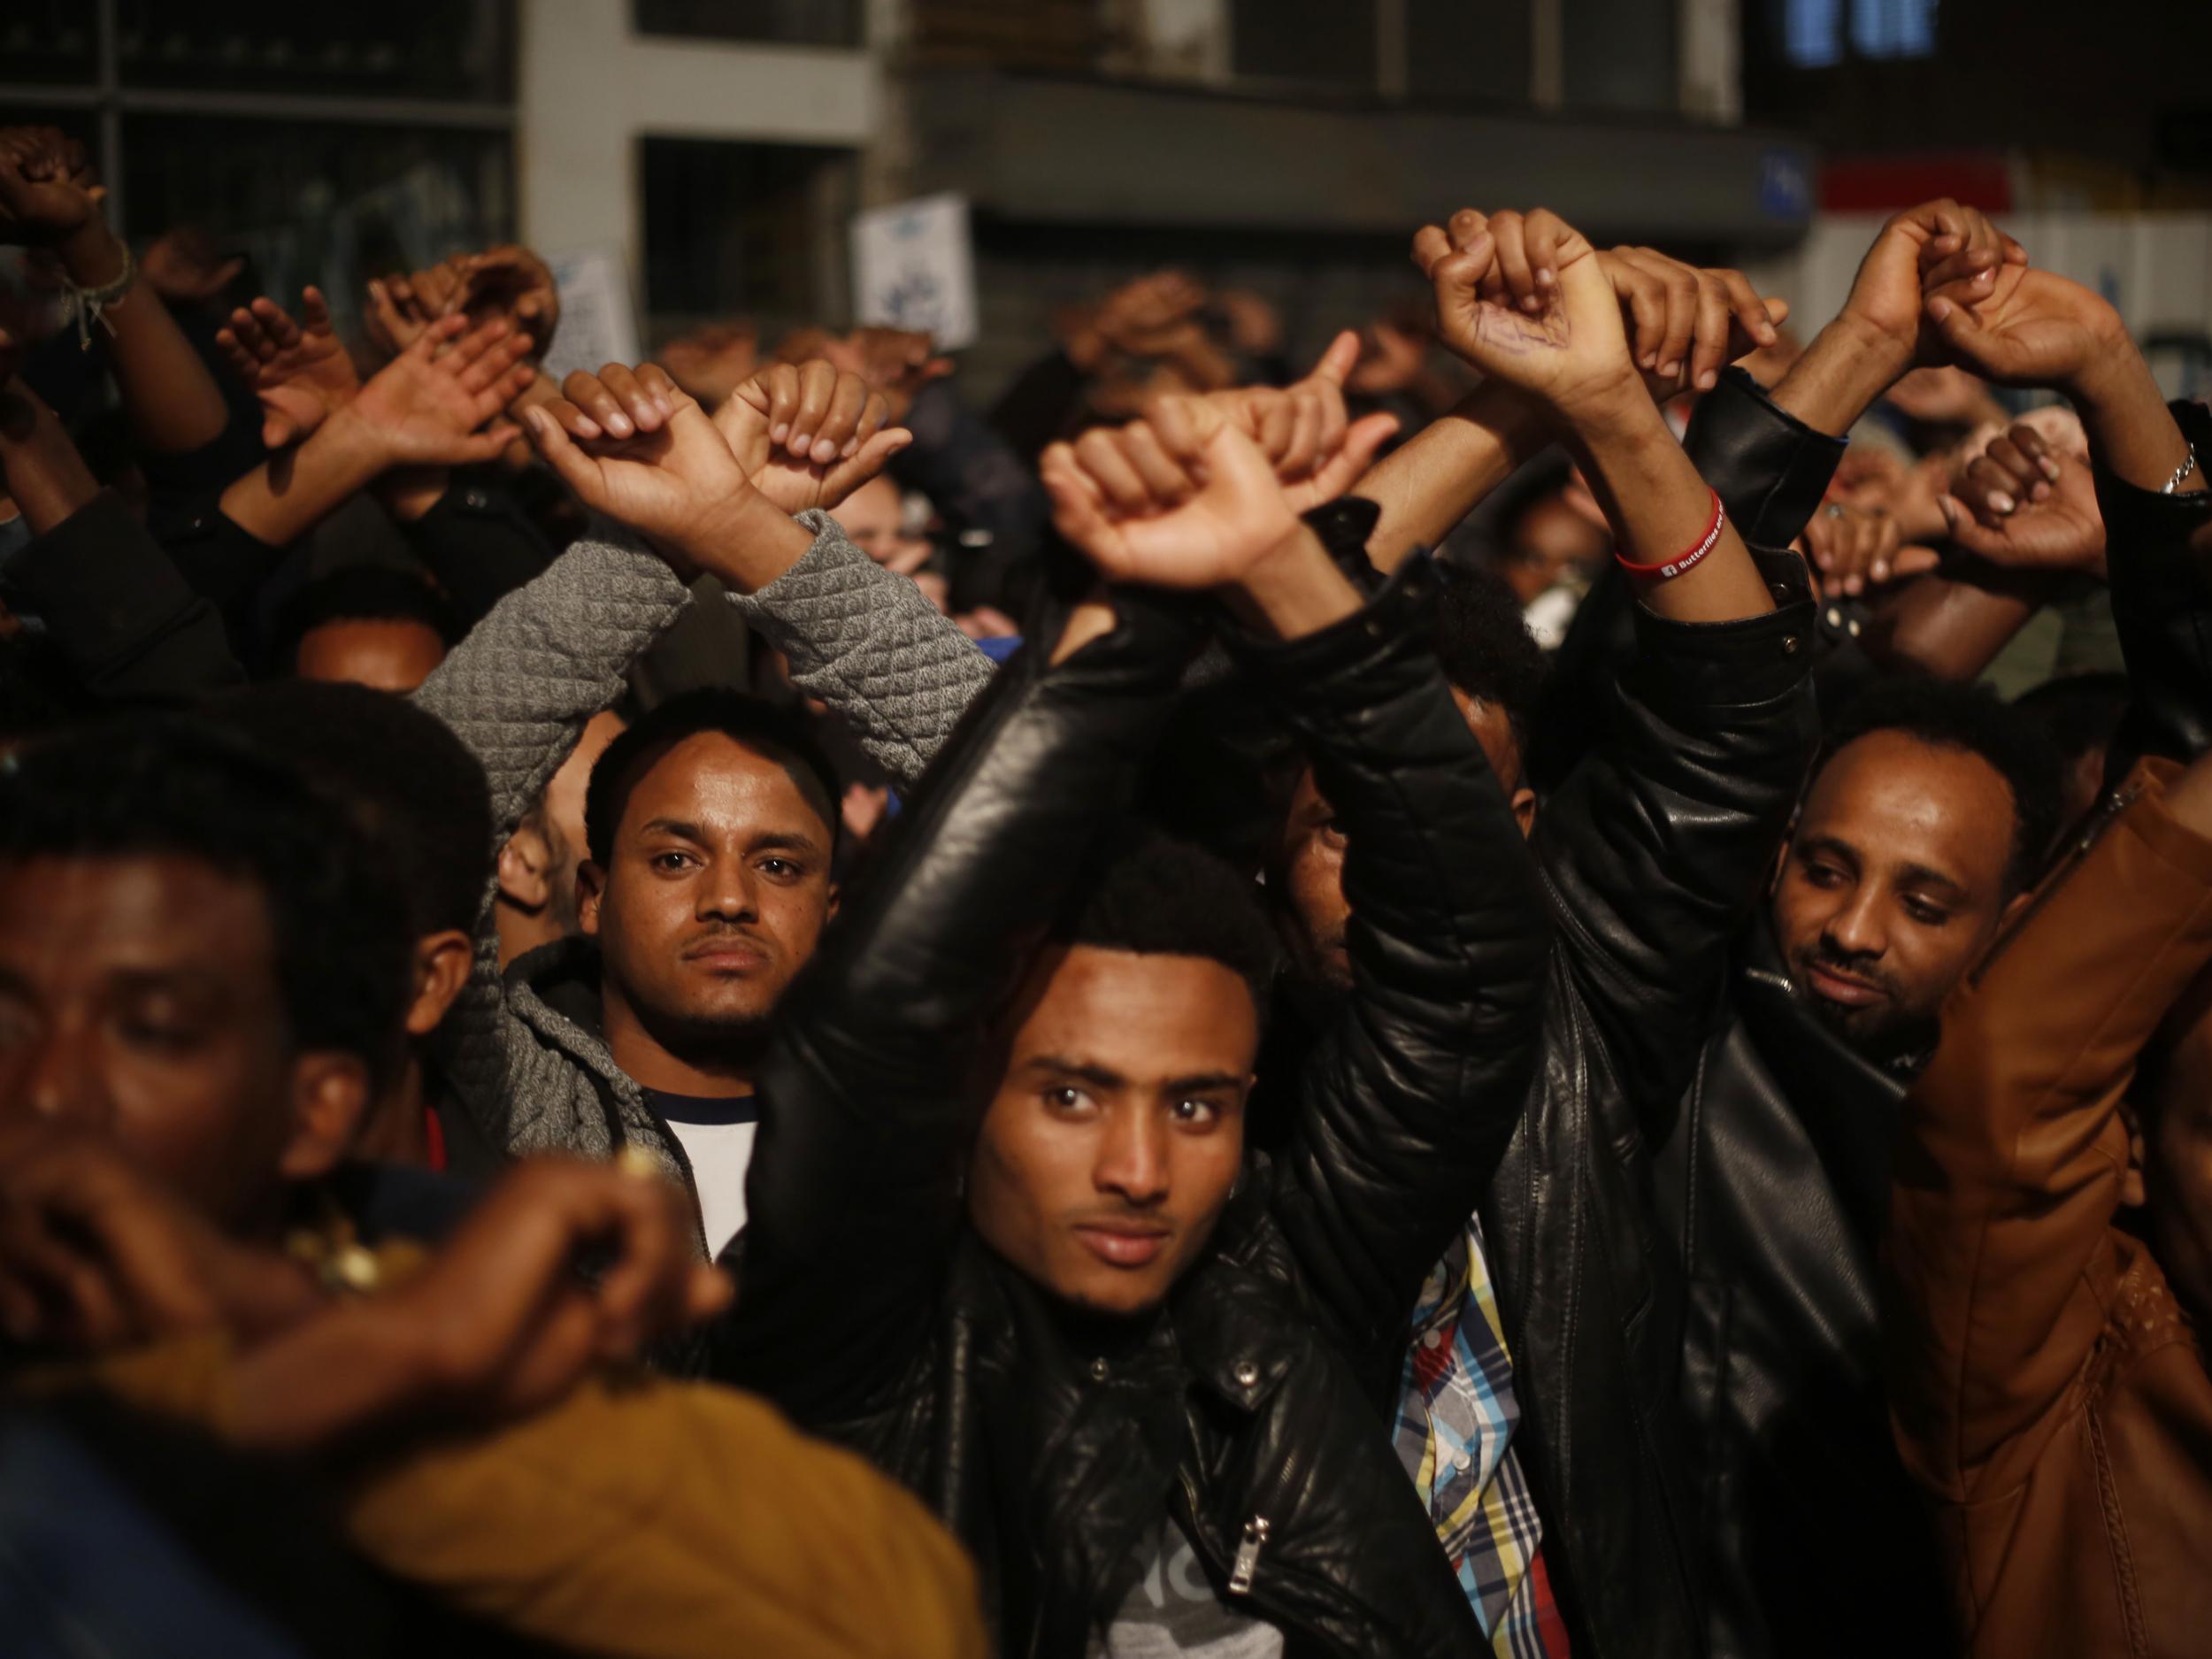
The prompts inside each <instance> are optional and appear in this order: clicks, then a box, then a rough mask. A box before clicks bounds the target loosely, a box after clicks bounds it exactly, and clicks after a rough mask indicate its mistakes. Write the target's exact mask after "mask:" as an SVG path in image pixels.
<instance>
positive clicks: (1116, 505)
mask: <svg viewBox="0 0 2212 1659" xmlns="http://www.w3.org/2000/svg"><path fill="white" fill-rule="evenodd" d="M1217 418H1218V411H1215V410H1213V409H1210V408H1209V407H1208V406H1206V405H1205V404H1203V403H1199V402H1196V401H1192V400H1181V399H1165V400H1163V401H1162V402H1161V403H1159V404H1158V405H1156V407H1155V409H1154V411H1153V412H1152V414H1151V415H1150V416H1149V418H1148V419H1147V420H1145V421H1141V422H1139V423H1137V424H1136V425H1134V426H1131V427H1127V428H1124V429H1122V430H1121V431H1118V432H1094V433H1091V434H1087V435H1086V437H1085V438H1084V439H1083V441H1082V442H1079V443H1078V444H1077V445H1075V446H1074V447H1073V448H1072V449H1068V448H1066V447H1065V446H1060V447H1056V449H1053V450H1048V452H1047V454H1046V472H1045V477H1046V482H1047V485H1048V488H1051V489H1052V491H1053V495H1054V498H1055V501H1056V503H1058V506H1059V518H1060V523H1061V527H1062V530H1063V532H1064V534H1066V535H1067V536H1068V538H1069V540H1070V541H1073V542H1075V543H1076V545H1078V546H1079V547H1080V548H1081V549H1083V550H1084V551H1085V552H1086V553H1087V554H1088V555H1089V556H1090V557H1091V558H1092V559H1093V560H1094V562H1095V563H1097V564H1098V565H1100V567H1101V568H1102V569H1103V570H1106V571H1107V572H1110V574H1112V575H1114V576H1115V577H1116V578H1118V579H1120V580H1138V581H1144V582H1148V583H1153V584H1157V585H1172V586H1176V587H1180V588H1211V589H1213V590H1214V591H1215V592H1216V593H1217V595H1218V596H1219V598H1220V600H1221V601H1222V603H1224V604H1225V605H1226V607H1227V608H1228V610H1229V611H1230V613H1231V615H1232V616H1233V618H1234V619H1235V621H1236V622H1237V624H1238V625H1239V626H1237V627H1236V628H1235V629H1233V649H1235V651H1236V654H1237V656H1238V657H1240V660H1241V662H1242V664H1243V665H1244V666H1245V667H1246V669H1247V670H1248V672H1251V673H1252V674H1254V675H1255V676H1256V678H1257V680H1259V681H1260V683H1261V684H1262V685H1263V686H1264V687H1265V688H1266V689H1267V690H1268V692H1269V693H1270V694H1271V695H1272V697H1273V699H1274V700H1275V701H1276V703H1278V704H1279V706H1280V707H1281V709H1282V710H1283V711H1284V713H1285V714H1286V717H1287V718H1289V720H1290V722H1291V723H1292V725H1293V726H1294V727H1295V728H1296V729H1297V731H1298V733H1299V734H1300V736H1301V737H1302V740H1303V741H1304V745H1305V747H1306V749H1307V751H1308V753H1309V755H1310V757H1311V759H1312V762H1313V765H1314V769H1315V779H1316V782H1317V786H1318V787H1319V790H1320V792H1321V794H1322V795H1324V796H1325V798H1326V799H1327V800H1328V802H1329V803H1330V804H1331V806H1332V807H1333V810H1334V812H1335V816H1336V821H1337V823H1338V825H1339V826H1340V827H1341V829H1342V831H1343V833H1344V834H1345V836H1346V838H1347V842H1348V853H1347V862H1346V865H1345V878H1344V879H1345V895H1346V897H1347V898H1348V900H1349V902H1350V905H1351V912H1352V915H1351V922H1350V925H1349V928H1348V935H1347V945H1348V952H1349V956H1350V961H1351V968H1352V974H1353V993H1352V1001H1351V1004H1350V1009H1349V1011H1348V1014H1347V1015H1346V1017H1345V1018H1343V1019H1342V1020H1341V1021H1340V1023H1339V1024H1338V1025H1335V1026H1334V1027H1333V1029H1332V1030H1331V1031H1330V1032H1329V1033H1327V1034H1326V1035H1325V1038H1324V1039H1323V1041H1322V1042H1321V1044H1320V1046H1319V1048H1317V1051H1316V1053H1315V1055H1314V1056H1313V1057H1312V1059H1311V1060H1310V1063H1309V1064H1308V1065H1307V1067H1306V1068H1305V1070H1304V1071H1303V1073H1302V1076H1301V1078H1300V1079H1298V1082H1297V1085H1296V1087H1297V1091H1298V1109H1299V1121H1300V1124H1301V1133H1299V1134H1298V1135H1297V1136H1296V1137H1295V1139H1294V1142H1293V1145H1292V1147H1291V1148H1290V1149H1289V1150H1288V1151H1287V1152H1286V1155H1285V1159H1284V1162H1283V1164H1282V1165H1281V1166H1280V1176H1279V1181H1278V1184H1277V1186H1276V1187H1275V1188H1274V1191H1273V1194H1272V1199H1273V1202H1274V1203H1275V1205H1276V1208H1277V1210H1278V1213H1279V1215H1280V1216H1281V1217H1282V1219H1283V1223H1284V1232H1285V1235H1286V1238H1287V1239H1288V1240H1289V1241H1290V1244H1291V1247H1292V1248H1294V1250H1296V1251H1297V1252H1298V1253H1299V1256H1300V1258H1301V1260H1302V1263H1303V1265H1304V1267H1305V1270H1306V1276H1307V1279H1308V1282H1309V1284H1310V1286H1312V1287H1313V1289H1314V1290H1315V1292H1316V1294H1317V1295H1318V1296H1319V1297H1320V1298H1321V1299H1322V1301H1323V1302H1324V1304H1325V1311H1326V1312H1327V1314H1328V1316H1329V1317H1331V1319H1332V1320H1333V1322H1334V1323H1336V1324H1337V1325H1339V1326H1340V1328H1341V1329H1343V1330H1345V1331H1346V1332H1347V1333H1349V1335H1350V1337H1351V1339H1352V1340H1355V1341H1356V1342H1358V1343H1360V1344H1361V1345H1363V1346H1365V1347H1373V1346H1376V1345H1379V1344H1381V1343H1383V1342H1386V1341H1387V1340H1390V1339H1391V1337H1392V1336H1393V1334H1394V1331H1395V1329H1396V1326H1397V1325H1398V1323H1399V1322H1400V1321H1401V1320H1402V1318H1403V1316H1404V1311H1405V1309H1406V1308H1407V1307H1409V1306H1410V1305H1411V1300H1412V1297H1413V1294H1414V1292H1415V1290H1416V1288H1417V1286H1418V1285H1419V1282H1420V1279H1421V1276H1422V1275H1423V1274H1424V1273H1425V1272H1426V1271H1427V1270H1428V1268H1429V1267H1430V1265H1431V1264H1432V1263H1433V1262H1434V1261H1435V1259H1436V1257H1437V1256H1439V1255H1440V1253H1441V1252H1442V1250H1443V1248H1444V1246H1445V1245H1446V1243H1447V1242H1448V1240H1450V1238H1451V1236H1452V1233H1453V1231H1454V1229H1455V1227H1457V1226H1460V1225H1464V1223H1465V1219H1466V1215H1467V1211H1468V1210H1469V1209H1470V1208H1471V1205H1472V1202H1473V1196H1474V1194H1476V1193H1477V1192H1478V1191H1479V1188H1480V1187H1481V1185H1482V1182H1483V1180H1484V1179H1486V1176H1487V1175H1488V1173H1489V1170H1490V1168H1491V1166H1492V1164H1494V1161H1495V1159H1496V1158H1497V1156H1499V1154H1500V1153H1501V1152H1502V1149H1503V1148H1504V1146H1505V1143H1506V1141H1507V1138H1508V1137H1509V1135H1510V1134H1511V1133H1512V1127H1513V1124H1514V1121H1515V1119H1516V1118H1517V1115H1518V1111H1519V1108H1520V1104H1521V1101H1522V1098H1523V1094H1524V1092H1525V1088H1526V1085H1527V1080H1528V1068H1529V1066H1530V1064H1532V1056H1533V1052H1534V1042H1535V1035H1536V1026H1537V1021H1538V1018H1539V1017H1540V987H1541V977H1542V966H1543V961H1544V957H1545V952H1546V947H1547V945H1548V941H1549V938H1550V928H1549V919H1548V914H1547V912H1546V910H1545V907H1544V903H1543V900H1542V897H1541V895H1540V891H1539V888H1538V885H1537V882H1536V880H1535V877H1534V872H1533V870H1532V868H1531V866H1530V863H1529V860H1528V856H1527V851H1526V849H1525V846H1524V844H1523V842H1522V841H1521V835H1520V830H1519V826H1518V825H1517V823H1516V821H1515V819H1514V818H1513V815H1512V812H1511V810H1510V809H1509V807H1508V805H1507V803H1506V800H1505V796H1504V794H1503V792H1502V790H1501V789H1500V788H1499V787H1498V785H1497V781H1496V780H1495V779H1494V778H1493V777H1492V776H1491V774H1490V770H1489V767H1488V765H1487V764H1486V762H1485V761H1484V760H1483V757H1482V754H1481V751H1480V749H1478V748H1477V747H1476V744H1475V741H1474V739H1473V736H1472V734H1471V733H1470V732H1469V731H1468V729H1467V725H1466V722H1465V721H1464V719H1463V718H1461V716H1460V714H1459V711H1458V710H1457V708H1456V706H1455V704H1454V703H1453V702H1452V698H1451V694H1450V692H1449V690H1448V687H1446V685H1445V683H1444V678H1443V672H1442V669H1441V668H1440V665H1439V664H1438V662H1437V660H1436V657H1435V654H1434V652H1433V650H1432V649H1430V646H1429V643H1428V640H1427V637H1426V634H1425V630H1424V629H1423V627H1422V626H1421V618H1422V617H1423V615H1424V614H1425V599H1426V594H1427V567H1426V566H1425V565H1414V566H1409V568H1408V569H1407V570H1405V571H1404V572H1401V573H1400V574H1399V576H1398V577H1396V578H1395V579H1394V580H1393V581H1392V582H1391V583H1390V584H1389V585H1388V586H1387V587H1386V588H1385V590H1384V591H1383V592H1382V593H1381V594H1380V595H1378V596H1376V597H1375V598H1374V599H1372V600H1367V601H1363V599H1362V597H1361V595H1360V594H1359V593H1358V592H1357V591H1356V589H1355V588H1353V586H1352V585H1351V583H1350V582H1349V580H1347V578H1346V577H1345V576H1344V575H1343V573H1342V572H1341V571H1340V568H1339V566H1338V565H1337V563H1336V558H1335V557H1334V556H1336V555H1340V554H1344V553H1348V552H1356V550H1357V547H1358V544H1359V543H1360V542H1361V541H1363V540H1364V537H1365V534H1366V533H1367V531H1368V530H1369V529H1370V528H1371V526H1372V523H1373V511H1372V509H1371V508H1370V507H1366V506H1364V504H1363V503H1348V504H1346V505H1344V506H1340V507H1336V508H1331V509H1325V510H1323V511H1319V512H1316V513H1314V514H1312V515H1310V517H1309V518H1305V519H1301V518H1298V517H1296V516H1295V515H1294V513H1293V511H1292V507H1293V505H1294V503H1293V502H1292V501H1291V500H1290V499H1288V498H1287V493H1286V490H1285V488H1284V487H1283V486H1282V484H1281V483H1280V482H1279V480H1278V479H1277V478H1276V477H1274V476H1273V475H1272V473H1271V468H1270V466H1269V465H1268V462H1267V460H1266V458H1265V457H1264V456H1263V454H1262V452H1260V451H1259V450H1258V449H1256V448H1255V446H1254V445H1253V444H1252V443H1251V442H1249V441H1248V440H1247V439H1246V438H1245V437H1244V436H1243V435H1242V434H1241V432H1240V431H1239V430H1238V429H1236V428H1235V427H1234V426H1232V425H1228V424H1221V425H1216V424H1214V423H1215V422H1216V420H1217ZM1317 526H1320V527H1322V529H1323V530H1324V531H1325V534H1326V535H1327V536H1328V537H1329V538H1330V541H1331V542H1333V543H1334V545H1331V544H1329V543H1325V541H1324V540H1323V535H1322V534H1317Z"/></svg>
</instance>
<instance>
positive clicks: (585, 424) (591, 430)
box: [530, 409, 603, 438]
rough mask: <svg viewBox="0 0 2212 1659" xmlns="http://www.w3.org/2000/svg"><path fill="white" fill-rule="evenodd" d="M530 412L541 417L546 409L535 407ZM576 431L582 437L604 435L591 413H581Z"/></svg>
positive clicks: (577, 418) (577, 419)
mask: <svg viewBox="0 0 2212 1659" xmlns="http://www.w3.org/2000/svg"><path fill="white" fill-rule="evenodd" d="M530 412H531V413H532V414H534V415H537V416H540V417H541V418H542V417H543V415H544V413H545V411H543V410H541V409H534V410H532V411H530ZM576 431H577V434H578V435H579V436H580V437H585V438H596V437H599V436H602V435H603V434H601V432H600V429H599V423H598V422H597V421H595V420H594V419H592V418H591V417H590V416H589V415H579V416H577V417H576Z"/></svg>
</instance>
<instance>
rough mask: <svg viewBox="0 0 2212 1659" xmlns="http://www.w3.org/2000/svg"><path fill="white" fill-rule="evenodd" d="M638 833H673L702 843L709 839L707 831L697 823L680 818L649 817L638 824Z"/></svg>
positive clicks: (685, 839) (679, 837) (681, 838)
mask: <svg viewBox="0 0 2212 1659" xmlns="http://www.w3.org/2000/svg"><path fill="white" fill-rule="evenodd" d="M637 833H639V834H641V835H673V836H676V837H677V838H678V839H680V840H682V841H698V842H700V843H701V844H702V845H703V844H704V843H705V841H706V839H707V837H706V832H705V831H703V830H702V829H701V828H700V827H699V826H697V825H696V824H694V823H692V822H690V821H689V820H688V819H687V818H648V819H647V820H646V821H645V822H644V823H642V824H641V825H639V826H638V832H637Z"/></svg>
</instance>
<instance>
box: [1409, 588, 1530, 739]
mask: <svg viewBox="0 0 2212 1659" xmlns="http://www.w3.org/2000/svg"><path fill="white" fill-rule="evenodd" d="M1436 568H1437V574H1438V577H1439V578H1440V580H1439V581H1438V583H1437V590H1436V598H1435V601H1434V609H1435V614H1436V654H1437V656H1438V657H1440V659H1441V660H1442V662H1443V664H1444V678H1445V679H1446V680H1449V681H1450V682H1451V683H1452V685H1453V686H1454V687H1456V688H1457V689H1459V690H1461V691H1463V692H1465V693H1466V694H1467V695H1469V696H1471V697H1472V698H1474V699H1475V700H1476V701H1477V702H1479V703H1489V704H1490V705H1491V706H1493V707H1494V708H1498V709H1502V710H1505V717H1506V719H1507V721H1508V722H1509V724H1510V725H1511V726H1512V728H1513V742H1514V746H1515V747H1516V748H1517V749H1522V750H1523V751H1524V752H1525V750H1526V749H1527V746H1528V726H1529V722H1530V721H1531V720H1532V718H1535V714H1536V704H1537V700H1538V699H1539V698H1540V697H1541V696H1542V695H1543V694H1544V676H1545V673H1546V671H1547V668H1548V664H1547V663H1546V662H1545V658H1544V651H1543V648H1542V647H1541V646H1540V645H1538V644H1537V643H1536V639H1535V636H1534V635H1533V634H1530V633H1529V631H1528V624H1527V623H1526V622H1525V621H1524V620H1523V619H1522V616H1521V602H1520V601H1519V600H1517V599H1516V598H1515V597H1514V596H1513V590H1512V589H1511V588H1509V587H1507V586H1506V584H1505V580H1504V579H1503V578H1502V577H1501V576H1499V575H1497V574H1496V573H1495V572H1491V571H1486V570H1480V569H1477V568H1474V567H1471V566H1465V565H1442V564H1440V565H1438V566H1437V567H1436Z"/></svg>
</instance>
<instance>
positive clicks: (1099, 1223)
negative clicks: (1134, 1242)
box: [1067, 1204, 1175, 1233]
mask: <svg viewBox="0 0 2212 1659" xmlns="http://www.w3.org/2000/svg"><path fill="white" fill-rule="evenodd" d="M1067 1225H1069V1226H1071V1227H1104V1228H1106V1229H1108V1230H1109V1231H1111V1232H1119V1233H1172V1232H1174V1231H1175V1229H1174V1228H1173V1227H1172V1226H1171V1225H1169V1223H1168V1219H1167V1217H1165V1216H1163V1215H1161V1214H1160V1213H1159V1212H1158V1211H1156V1210H1133V1209H1131V1208H1130V1207H1129V1206H1128V1205H1126V1204H1117V1205H1115V1206H1114V1207H1113V1208H1112V1209H1110V1210H1077V1211H1076V1212H1074V1213H1073V1214H1071V1215H1070V1216H1069V1217H1067Z"/></svg>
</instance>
